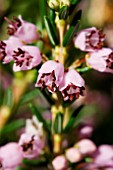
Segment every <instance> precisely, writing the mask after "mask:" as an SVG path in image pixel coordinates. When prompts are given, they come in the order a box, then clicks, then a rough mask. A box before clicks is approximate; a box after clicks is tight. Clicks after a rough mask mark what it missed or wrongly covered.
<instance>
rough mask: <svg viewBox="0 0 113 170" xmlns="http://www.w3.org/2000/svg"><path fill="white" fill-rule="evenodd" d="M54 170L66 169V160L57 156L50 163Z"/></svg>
mask: <svg viewBox="0 0 113 170" xmlns="http://www.w3.org/2000/svg"><path fill="white" fill-rule="evenodd" d="M52 165H53V168H54V170H66V169H67V165H68V163H67V160H66V158H65V156H64V155H59V156H57V157H56V158H54V160H53V161H52Z"/></svg>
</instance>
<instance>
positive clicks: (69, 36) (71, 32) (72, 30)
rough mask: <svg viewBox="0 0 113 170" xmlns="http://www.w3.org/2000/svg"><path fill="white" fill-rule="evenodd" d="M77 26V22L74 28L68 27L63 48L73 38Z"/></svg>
mask: <svg viewBox="0 0 113 170" xmlns="http://www.w3.org/2000/svg"><path fill="white" fill-rule="evenodd" d="M79 25H80V24H79V22H77V23H76V25H75V26H70V28H69V30H68V31H67V33H66V35H65V37H64V40H63V46H67V45H69V44H70V43H71V41H72V40H73V38H74V36H75V35H76V33H77V30H78V28H79Z"/></svg>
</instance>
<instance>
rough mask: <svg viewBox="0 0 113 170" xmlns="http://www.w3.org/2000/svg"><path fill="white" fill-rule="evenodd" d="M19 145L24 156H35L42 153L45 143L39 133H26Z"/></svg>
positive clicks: (29, 157)
mask: <svg viewBox="0 0 113 170" xmlns="http://www.w3.org/2000/svg"><path fill="white" fill-rule="evenodd" d="M19 146H20V148H21V153H22V155H23V157H24V158H28V159H31V158H34V157H37V156H39V155H40V154H41V151H42V149H43V147H44V143H43V141H42V140H41V138H40V137H39V136H38V135H31V134H29V133H24V134H22V135H21V137H20V140H19Z"/></svg>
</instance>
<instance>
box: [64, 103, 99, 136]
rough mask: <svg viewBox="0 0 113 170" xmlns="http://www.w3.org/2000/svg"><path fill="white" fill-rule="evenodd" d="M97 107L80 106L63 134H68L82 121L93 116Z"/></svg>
mask: <svg viewBox="0 0 113 170" xmlns="http://www.w3.org/2000/svg"><path fill="white" fill-rule="evenodd" d="M96 110H97V107H96V106H95V105H88V106H84V107H83V106H80V107H79V108H78V109H77V110H76V111H75V112H74V113H73V114H72V116H71V118H70V120H69V122H68V124H67V125H66V127H65V129H64V132H65V133H66V132H69V131H71V130H72V129H73V128H75V127H76V126H77V125H78V124H79V123H80V122H82V121H83V120H84V119H86V118H88V117H90V116H92V115H94V114H95V113H96Z"/></svg>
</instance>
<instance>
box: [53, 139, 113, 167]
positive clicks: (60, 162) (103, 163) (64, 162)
mask: <svg viewBox="0 0 113 170" xmlns="http://www.w3.org/2000/svg"><path fill="white" fill-rule="evenodd" d="M83 159H89V162H88V163H85V164H82V163H81V164H80V169H84V170H94V169H95V170H100V168H102V169H104V170H107V169H108V170H109V168H110V170H111V169H112V168H113V146H110V145H100V146H99V147H96V145H95V144H94V143H93V142H92V141H91V140H89V139H82V140H80V141H78V142H77V143H76V144H75V145H74V147H71V148H69V149H67V150H66V152H65V154H64V155H59V156H57V157H55V158H54V160H53V161H52V165H53V167H54V169H55V170H63V169H68V165H69V162H70V163H78V162H80V161H82V160H83ZM78 169H79V165H78Z"/></svg>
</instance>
